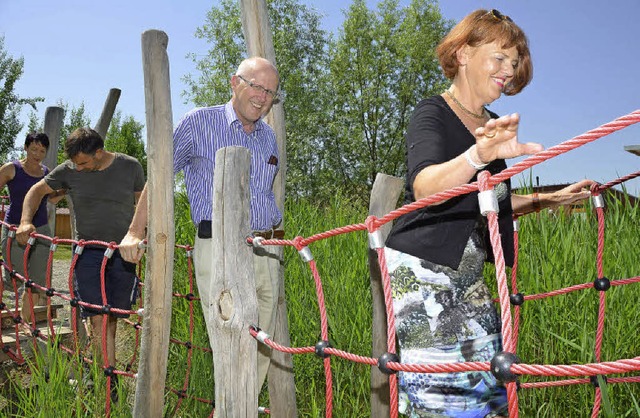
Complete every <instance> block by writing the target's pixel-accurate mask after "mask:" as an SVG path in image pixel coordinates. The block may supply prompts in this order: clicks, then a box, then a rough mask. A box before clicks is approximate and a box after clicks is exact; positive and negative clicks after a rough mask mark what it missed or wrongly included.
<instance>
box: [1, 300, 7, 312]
mask: <svg viewBox="0 0 640 418" xmlns="http://www.w3.org/2000/svg"><path fill="white" fill-rule="evenodd" d="M6 307H7V304H6V303H4V302H2V303H0V311H4V310H5V308H6Z"/></svg>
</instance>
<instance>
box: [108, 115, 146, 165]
mask: <svg viewBox="0 0 640 418" xmlns="http://www.w3.org/2000/svg"><path fill="white" fill-rule="evenodd" d="M143 128H144V125H143V124H142V123H140V122H138V121H136V120H135V119H134V118H133V116H127V117H126V118H124V119H123V118H122V112H121V111H117V112H116V114H115V115H113V119H112V120H111V125H110V126H109V131H108V132H107V136H106V138H105V141H104V148H105V149H106V150H108V151H114V152H120V153H122V154H127V155H130V156H132V157H135V158H136V159H137V160H138V161H139V162H140V164H142V168H143V169H144V174H145V177H146V175H147V153H146V151H145V150H144V141H143V137H142V129H143Z"/></svg>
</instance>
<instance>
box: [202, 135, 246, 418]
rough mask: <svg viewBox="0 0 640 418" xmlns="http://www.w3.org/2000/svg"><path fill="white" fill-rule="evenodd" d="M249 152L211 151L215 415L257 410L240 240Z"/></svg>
mask: <svg viewBox="0 0 640 418" xmlns="http://www.w3.org/2000/svg"><path fill="white" fill-rule="evenodd" d="M250 164H251V154H250V152H249V150H248V149H246V148H243V147H227V148H222V149H220V150H218V152H216V161H215V170H214V172H213V214H212V218H211V234H212V236H214V237H219V239H214V240H212V254H211V271H212V272H213V277H212V280H211V281H210V282H209V288H208V292H207V294H208V295H209V296H210V299H209V304H210V306H209V309H207V310H205V311H206V312H208V314H209V318H206V323H207V331H208V333H209V336H210V342H211V349H212V350H213V371H214V375H215V383H216V384H215V388H216V398H215V400H216V417H217V418H243V417H247V418H248V417H257V416H258V393H257V389H256V380H257V378H258V376H257V356H256V350H257V342H256V340H255V339H254V338H253V337H252V336H251V334H249V326H250V325H251V324H257V323H258V297H257V295H256V284H255V277H254V271H253V263H252V262H251V261H252V260H253V250H252V248H251V247H250V246H248V245H247V243H246V238H247V234H248V233H249V231H251V226H250V223H249V204H250V202H251V200H250V197H249V167H250Z"/></svg>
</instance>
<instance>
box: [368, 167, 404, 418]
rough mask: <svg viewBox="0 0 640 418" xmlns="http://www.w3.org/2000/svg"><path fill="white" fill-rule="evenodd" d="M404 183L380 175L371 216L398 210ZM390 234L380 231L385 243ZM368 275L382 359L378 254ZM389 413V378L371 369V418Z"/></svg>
mask: <svg viewBox="0 0 640 418" xmlns="http://www.w3.org/2000/svg"><path fill="white" fill-rule="evenodd" d="M403 185H404V182H403V180H402V179H401V178H398V177H393V176H389V175H386V174H382V173H378V175H377V176H376V180H375V182H374V183H373V188H372V189H371V199H370V201H369V215H373V216H376V217H382V216H384V215H386V214H387V213H389V212H391V211H392V210H393V209H395V208H396V203H397V202H398V197H399V196H400V192H402V187H403ZM390 231H391V224H390V223H388V224H386V225H384V226H383V227H381V228H380V233H381V234H382V239H383V240H385V239H386V238H387V236H388V235H389V232H390ZM369 272H370V274H371V299H372V304H373V325H372V327H373V336H372V340H373V341H372V345H373V347H372V355H373V357H380V356H381V355H382V354H383V353H385V352H386V351H387V311H386V308H385V304H384V291H383V288H382V274H381V273H380V266H379V265H378V253H377V252H376V251H375V250H372V249H369ZM389 413H390V409H389V377H388V376H387V375H386V374H384V373H382V372H381V371H380V370H378V368H377V367H372V368H371V418H388V417H389Z"/></svg>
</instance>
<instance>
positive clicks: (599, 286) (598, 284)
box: [593, 277, 611, 292]
mask: <svg viewBox="0 0 640 418" xmlns="http://www.w3.org/2000/svg"><path fill="white" fill-rule="evenodd" d="M610 287H611V281H609V279H607V278H606V277H603V278H601V279H596V280H595V281H594V282H593V288H594V289H596V290H599V291H601V292H606V291H607V290H609V288H610Z"/></svg>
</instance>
